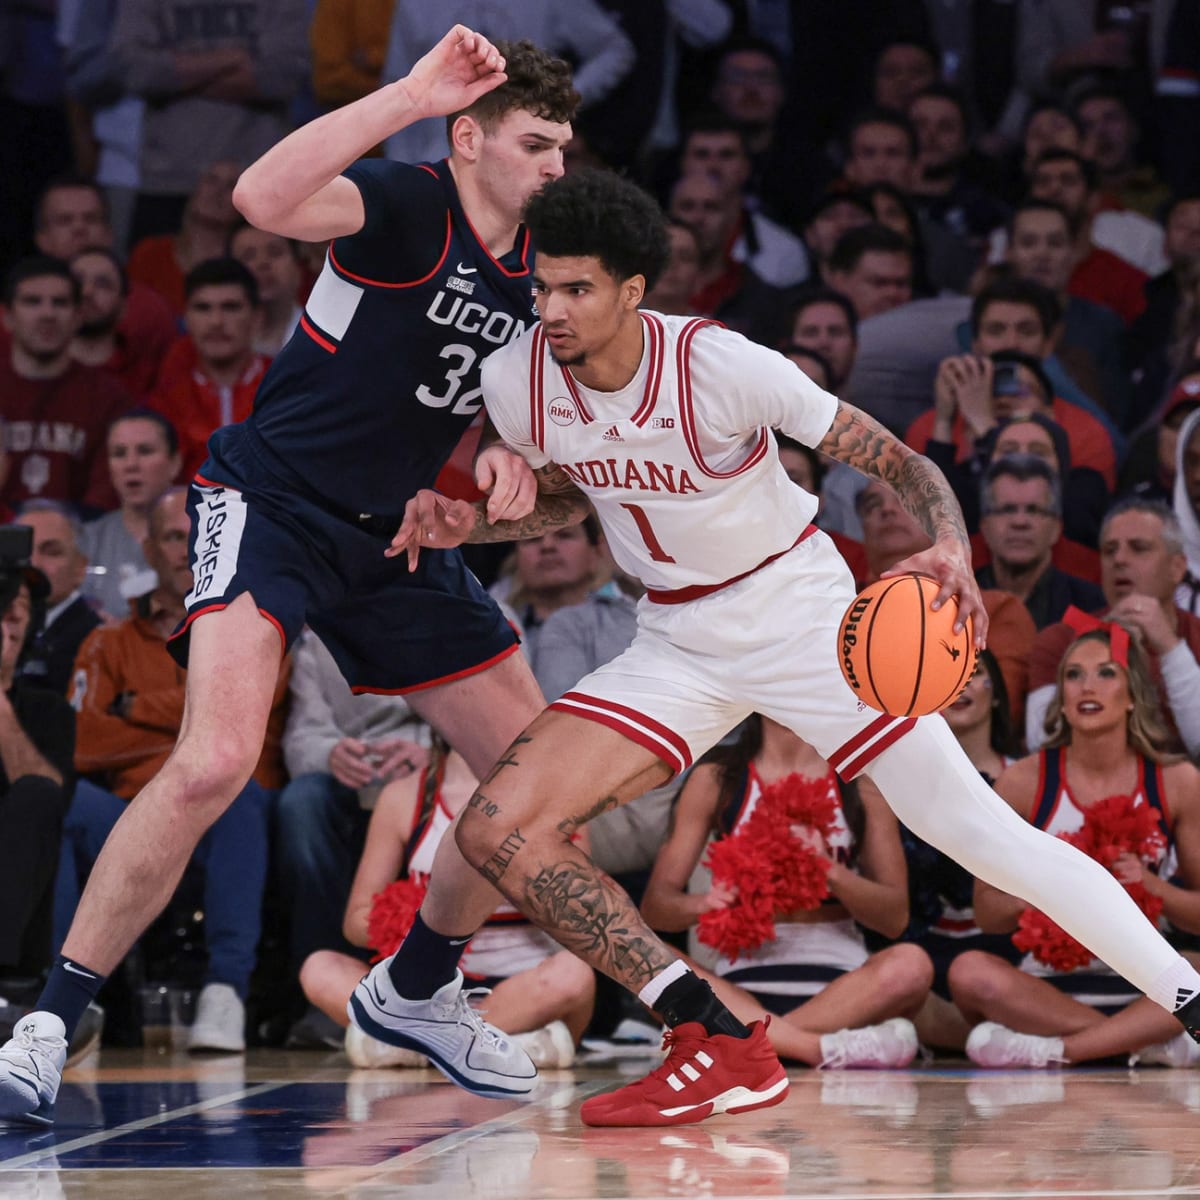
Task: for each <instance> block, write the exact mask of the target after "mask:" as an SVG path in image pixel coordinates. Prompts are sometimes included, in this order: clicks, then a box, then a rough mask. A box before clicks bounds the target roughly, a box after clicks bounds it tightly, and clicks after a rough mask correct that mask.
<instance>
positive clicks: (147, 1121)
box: [0, 1080, 289, 1171]
mask: <svg viewBox="0 0 1200 1200" xmlns="http://www.w3.org/2000/svg"><path fill="white" fill-rule="evenodd" d="M287 1086H289V1084H288V1082H287V1081H280V1080H276V1081H275V1082H273V1083H259V1084H255V1085H254V1086H253V1087H245V1088H239V1089H237V1090H236V1091H232V1092H227V1093H225V1095H223V1096H214V1097H212V1099H210V1100H200V1101H197V1103H195V1104H185V1105H184V1106H183V1107H182V1108H171V1109H168V1110H167V1111H166V1112H162V1113H155V1114H154V1115H153V1116H151V1117H139V1118H138V1119H137V1120H136V1121H126V1122H125V1124H123V1125H117V1126H116V1127H115V1128H113V1129H98V1130H97V1131H96V1132H95V1133H88V1134H85V1135H84V1136H83V1137H77V1138H72V1139H71V1140H70V1141H69V1142H57V1143H55V1144H54V1145H52V1146H47V1147H45V1148H44V1149H41V1150H32V1151H29V1152H28V1153H26V1154H18V1155H16V1156H15V1157H14V1158H5V1159H0V1168H3V1169H6V1170H10V1171H11V1170H15V1169H16V1168H19V1167H32V1166H35V1165H37V1164H38V1163H39V1162H42V1161H44V1160H45V1159H54V1160H57V1159H58V1158H59V1156H60V1155H63V1154H69V1153H70V1152H71V1151H72V1150H82V1149H85V1148H86V1147H88V1146H96V1145H99V1144H100V1143H101V1142H109V1141H112V1140H113V1139H114V1138H119V1137H124V1136H125V1135H126V1134H129V1133H137V1132H138V1131H139V1130H141V1129H150V1128H152V1127H153V1126H155V1125H165V1124H167V1123H168V1122H169V1121H175V1120H178V1119H179V1118H180V1117H190V1116H192V1115H193V1114H195V1113H201V1112H207V1111H208V1110H209V1109H212V1108H222V1107H223V1106H224V1105H226V1104H231V1103H234V1102H235V1101H238V1100H245V1099H247V1098H248V1097H250V1096H261V1095H262V1094H263V1093H264V1092H272V1091H275V1090H277V1089H279V1088H284V1087H287ZM30 1134H31V1136H44V1133H38V1134H35V1133H34V1131H33V1130H30ZM49 1165H50V1166H55V1165H56V1161H55V1162H51V1163H50V1164H49Z"/></svg>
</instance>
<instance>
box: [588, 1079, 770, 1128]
mask: <svg viewBox="0 0 1200 1200" xmlns="http://www.w3.org/2000/svg"><path fill="white" fill-rule="evenodd" d="M787 1094H788V1077H787V1072H786V1071H785V1070H784V1069H783V1067H780V1068H779V1073H778V1074H777V1075H775V1076H773V1077H772V1079H771V1081H770V1082H769V1083H768V1084H767V1085H766V1086H765V1087H761V1088H758V1089H757V1090H752V1089H750V1088H744V1087H734V1088H730V1089H729V1090H728V1091H727V1092H722V1093H721V1094H720V1095H719V1096H715V1097H713V1099H712V1100H706V1101H705V1102H704V1103H703V1104H685V1105H681V1106H680V1107H679V1108H663V1109H659V1111H658V1114H657V1116H658V1119H657V1120H654V1119H651V1120H648V1121H638V1120H633V1119H631V1120H629V1121H628V1122H621V1121H603V1120H602V1121H599V1122H597V1124H598V1125H606V1126H616V1127H620V1126H625V1127H633V1126H642V1125H695V1124H698V1123H699V1122H700V1121H704V1120H707V1119H708V1118H709V1117H715V1116H717V1115H718V1114H720V1113H729V1114H730V1115H731V1116H732V1115H735V1114H737V1113H744V1112H753V1111H754V1110H755V1109H756V1108H770V1107H771V1106H772V1105H773V1104H779V1103H781V1102H782V1101H783V1100H785V1099H786V1098H787ZM583 1123H584V1124H585V1125H590V1124H592V1122H591V1121H589V1120H588V1119H587V1116H586V1115H584V1116H583Z"/></svg>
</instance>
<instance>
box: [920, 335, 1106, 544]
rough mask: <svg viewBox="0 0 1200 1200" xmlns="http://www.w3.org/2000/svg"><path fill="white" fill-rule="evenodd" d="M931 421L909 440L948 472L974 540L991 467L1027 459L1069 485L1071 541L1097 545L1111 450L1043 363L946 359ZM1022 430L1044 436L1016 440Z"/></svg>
mask: <svg viewBox="0 0 1200 1200" xmlns="http://www.w3.org/2000/svg"><path fill="white" fill-rule="evenodd" d="M927 415H928V416H929V419H928V420H926V419H924V418H921V419H918V420H917V421H915V422H914V423H913V425H912V426H911V427H910V429H909V431H908V435H907V437H906V439H905V440H906V441H907V442H908V444H909V445H910V446H912V447H913V448H914V449H916V450H919V451H921V453H923V454H927V455H928V456H929V458H931V459H932V460H933V461H934V462H935V463H936V464H937V465H938V466H939V467H940V468H941V469H942V470H943V471H944V472H945V474H946V476H947V478H949V480H950V482H951V484H952V485H953V487H954V490H955V494H956V495H957V497H958V500H959V503H960V504H961V505H962V507H963V515H964V516H965V517H966V520H967V526H968V528H969V529H970V530H971V531H972V532H975V531H976V530H977V529H978V527H979V524H978V523H979V484H980V481H981V479H982V476H983V472H984V471H985V470H986V468H987V464H988V463H989V462H990V461H991V459H992V458H994V457H995V456H996V455H997V454H998V453H999V454H1011V453H1027V452H1028V453H1036V454H1039V455H1040V456H1042V457H1044V458H1046V460H1047V461H1048V462H1050V463H1051V465H1053V466H1054V467H1055V469H1056V471H1057V473H1058V475H1059V477H1060V479H1061V480H1062V482H1063V494H1064V533H1065V535H1066V536H1067V538H1069V539H1070V540H1072V541H1075V542H1080V543H1082V544H1084V545H1088V546H1094V545H1095V538H1096V533H1097V531H1098V528H1099V522H1100V518H1101V516H1102V515H1103V512H1104V508H1105V506H1106V505H1107V502H1108V497H1109V493H1110V491H1111V488H1112V482H1113V473H1114V470H1115V466H1116V460H1115V456H1114V454H1113V446H1112V442H1111V441H1110V440H1109V438H1108V435H1107V433H1106V432H1105V430H1104V427H1103V426H1102V425H1101V424H1100V423H1099V422H1098V421H1097V420H1096V419H1095V418H1093V417H1091V416H1090V414H1088V413H1086V412H1084V411H1083V410H1081V409H1079V408H1076V407H1075V406H1074V405H1072V404H1069V403H1068V402H1067V401H1065V400H1059V399H1057V398H1056V397H1055V396H1054V392H1053V387H1052V385H1051V383H1050V380H1049V378H1048V376H1047V375H1046V372H1045V370H1044V369H1043V368H1042V364H1041V363H1040V362H1039V360H1038V359H1036V358H1034V357H1033V356H1032V355H1029V354H1025V353H1022V352H1021V351H1019V350H997V351H995V352H994V353H992V354H990V355H986V356H985V355H978V354H956V355H952V356H951V357H950V358H945V359H943V360H942V362H941V364H940V366H939V367H938V372H937V377H936V379H935V381H934V409H933V412H932V414H927ZM1018 424H1019V425H1021V426H1027V425H1029V424H1032V425H1035V426H1037V427H1038V428H1036V429H1023V430H1021V433H1020V436H1017V433H1018V431H1017V430H1016V428H1015V426H1017V425H1018ZM1010 430H1011V431H1012V436H1009V434H1008V433H1007V432H1006V431H1010ZM1039 430H1040V432H1039ZM1002 442H1003V443H1004V445H1001V443H1002Z"/></svg>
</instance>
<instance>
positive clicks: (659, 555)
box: [621, 503, 675, 563]
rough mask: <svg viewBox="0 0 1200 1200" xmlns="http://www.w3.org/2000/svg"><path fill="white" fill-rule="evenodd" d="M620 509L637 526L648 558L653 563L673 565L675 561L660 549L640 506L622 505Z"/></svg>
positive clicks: (648, 519)
mask: <svg viewBox="0 0 1200 1200" xmlns="http://www.w3.org/2000/svg"><path fill="white" fill-rule="evenodd" d="M621 507H622V508H624V509H627V510H628V512H629V515H630V516H631V517H632V518H633V520H634V523H635V524H636V525H637V527H638V533H640V534H641V535H642V541H643V542H645V543H646V549H647V550H649V551H650V558H651V559H652V560H653V561H654V562H660V563H673V562H674V561H675V560H674V559H673V558H672V557H671V556H670V555H669V554H668V553H667V552H666V551H665V550H664V549H663V548H662V544H661V543H660V542H659V540H658V537H657V535H656V534H655V532H654V526H653V525H651V524H650V518H649V517H648V516H646V513H645V510H644V509H643V508H642V506H641V505H640V504H625V503H622V505H621Z"/></svg>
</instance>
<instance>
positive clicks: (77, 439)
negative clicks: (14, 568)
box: [0, 257, 130, 513]
mask: <svg viewBox="0 0 1200 1200" xmlns="http://www.w3.org/2000/svg"><path fill="white" fill-rule="evenodd" d="M3 302H4V313H3V315H4V326H5V328H6V329H7V330H8V333H9V336H10V338H11V342H10V345H9V348H8V353H7V354H5V355H3V356H0V418H3V421H4V444H5V447H6V449H7V451H8V476H7V478H6V479H5V481H4V486H3V488H2V489H0V503H3V504H4V505H7V506H8V507H9V508H16V507H17V506H18V505H19V504H21V503H22V502H23V501H25V500H28V499H30V498H38V499H48V500H58V501H61V502H63V503H65V504H70V505H72V506H74V507H75V508H77V509H81V510H86V511H90V512H92V513H98V512H104V511H107V510H108V509H110V508H114V507H116V503H117V498H116V493H115V492H114V491H113V487H112V483H111V482H110V481H109V477H108V461H107V458H106V455H105V452H104V439H105V436H106V434H107V431H108V427H109V425H110V424H111V423H112V421H113V419H114V418H115V417H117V416H118V415H119V414H120V413H122V412H124V411H125V410H126V409H127V408H129V406H130V400H129V395H128V393H127V392H126V391H125V389H124V388H123V387H122V386H121V385H120V384H119V383H118V382H117V381H116V380H115V379H113V378H112V376H110V375H109V374H108V373H107V372H105V371H102V370H100V369H99V368H97V367H86V366H83V365H82V364H80V363H77V362H76V361H75V360H74V359H73V358H72V357H71V342H72V339H73V338H74V337H75V332H76V330H77V329H78V327H79V305H80V295H79V284H78V283H77V282H76V280H75V277H74V276H73V275H72V274H71V272H70V270H69V269H68V267H67V264H66V263H64V262H60V261H58V260H57V259H53V258H42V257H34V258H27V259H23V260H22V261H21V262H19V263H17V265H16V266H15V267H13V269H12V270H11V271H10V272H9V274H8V276H7V277H6V279H5V281H4V289H3Z"/></svg>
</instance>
